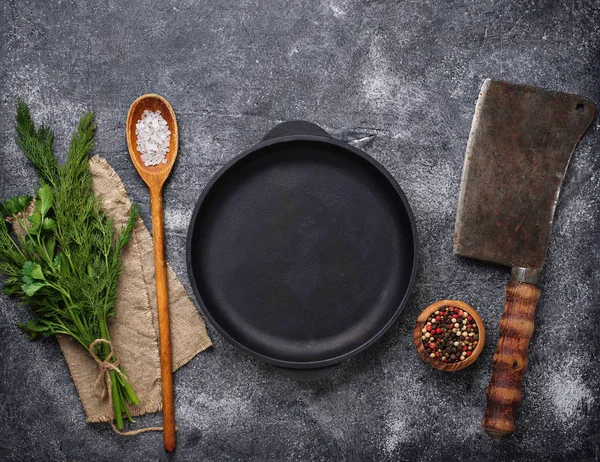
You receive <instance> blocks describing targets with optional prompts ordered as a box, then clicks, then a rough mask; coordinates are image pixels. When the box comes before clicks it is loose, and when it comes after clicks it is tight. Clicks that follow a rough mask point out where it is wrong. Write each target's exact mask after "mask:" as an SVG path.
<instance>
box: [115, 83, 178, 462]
mask: <svg viewBox="0 0 600 462" xmlns="http://www.w3.org/2000/svg"><path fill="white" fill-rule="evenodd" d="M147 109H148V110H150V111H160V115H161V116H162V117H163V119H165V121H166V122H167V125H168V126H169V130H170V131H171V140H170V146H169V152H167V163H166V164H159V165H153V166H149V167H146V165H144V162H143V161H142V159H141V153H140V152H139V151H138V150H137V135H136V134H135V126H136V123H137V122H138V121H139V120H140V119H141V118H142V114H143V112H144V111H145V110H147ZM126 130H127V147H128V148H129V154H130V155H131V160H132V162H133V165H135V168H136V169H137V171H138V173H139V174H140V176H141V177H142V179H143V180H144V181H145V182H146V184H147V185H148V189H149V190H150V204H151V208H152V235H153V237H154V266H155V273H156V298H157V302H158V332H159V343H160V371H161V379H162V412H163V436H164V443H165V450H166V451H167V452H173V451H174V450H175V409H174V403H173V359H172V355H171V328H170V322H169V292H168V287H167V266H166V261H165V230H164V217H163V206H162V190H163V186H164V184H165V181H166V179H167V177H168V176H169V173H171V169H172V168H173V164H175V159H176V158H177V147H178V132H177V121H176V120H175V113H174V112H173V109H172V108H171V105H170V104H169V103H168V102H167V100H166V99H164V98H163V97H162V96H159V95H154V94H147V95H142V96H140V97H139V98H138V99H136V100H135V101H134V102H133V104H132V105H131V107H130V108H129V112H128V114H127V127H126Z"/></svg>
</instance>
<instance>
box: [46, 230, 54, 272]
mask: <svg viewBox="0 0 600 462" xmlns="http://www.w3.org/2000/svg"><path fill="white" fill-rule="evenodd" d="M45 245H46V251H47V252H48V257H50V258H52V257H54V250H55V249H56V238H55V237H54V236H51V237H47V238H46V242H45ZM52 266H54V262H53V264H52Z"/></svg>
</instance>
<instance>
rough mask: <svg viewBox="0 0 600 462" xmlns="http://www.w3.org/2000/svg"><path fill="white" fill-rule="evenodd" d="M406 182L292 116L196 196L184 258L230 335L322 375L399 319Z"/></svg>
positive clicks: (412, 241)
mask: <svg viewBox="0 0 600 462" xmlns="http://www.w3.org/2000/svg"><path fill="white" fill-rule="evenodd" d="M416 260H417V234H416V226H415V222H414V218H413V215H412V212H411V210H410V207H409V205H408V202H407V200H406V197H405V196H404V193H403V192H402V190H401V189H400V187H399V186H398V184H397V183H396V182H395V181H394V179H393V178H392V177H391V175H390V174H389V173H388V172H387V171H386V170H385V169H384V168H383V167H382V166H381V165H380V164H378V163H377V162H376V161H375V160H374V159H372V158H371V157H369V156H368V155H366V154H365V153H364V152H362V151H360V150H359V149H356V148H354V147H352V146H349V145H347V144H345V143H342V142H340V141H338V140H335V139H333V138H331V137H329V135H328V134H327V133H326V132H325V131H324V130H322V129H321V128H320V127H318V126H317V125H314V124H312V123H309V122H303V121H294V122H285V123H282V124H280V125H278V126H276V127H275V128H274V129H273V130H271V131H270V132H269V133H268V134H267V136H266V137H265V138H264V139H263V141H262V142H261V143H259V144H257V145H256V146H254V147H253V148H251V149H250V150H248V151H246V152H244V153H242V154H241V155H239V156H238V157H236V158H235V159H233V160H232V161H231V162H229V163H228V164H227V165H225V166H224V167H223V168H222V169H221V170H220V171H219V172H217V174H216V175H215V176H214V177H213V178H212V179H211V181H210V182H209V183H208V185H207V187H206V189H205V190H204V192H203V193H202V195H201V196H200V198H199V199H198V202H197V204H196V208H195V210H194V214H193V216H192V220H191V224H190V228H189V231H188V238H187V266H188V273H189V276H190V280H191V283H192V287H193V290H194V294H195V295H196V298H197V299H198V302H199V303H200V306H201V308H202V311H203V313H204V315H205V316H206V317H207V318H208V319H209V320H210V322H211V323H212V324H213V325H214V326H215V328H216V329H217V330H218V331H219V332H220V333H221V334H222V335H223V336H224V337H225V338H226V339H227V340H229V341H230V342H231V343H233V344H234V345H235V346H237V347H239V348H241V349H242V350H243V351H245V352H246V353H249V354H251V355H253V356H256V357H259V358H261V359H262V360H264V361H266V362H268V363H271V364H273V365H275V366H278V367H281V368H283V369H282V371H284V372H285V373H286V374H287V375H290V376H292V377H294V378H296V379H299V380H314V379H318V378H321V377H323V376H325V375H327V374H328V373H329V372H331V371H332V370H333V369H334V367H335V365H338V364H339V363H341V362H342V361H344V360H345V359H347V358H349V357H350V356H353V355H355V354H357V353H358V352H360V351H362V350H364V349H365V348H367V347H368V346H370V345H372V344H373V343H374V342H375V341H376V340H377V339H378V338H379V337H381V336H382V335H383V334H384V333H385V332H386V331H387V330H388V329H389V328H390V326H391V325H392V324H393V323H394V321H395V320H396V318H397V317H398V315H399V314H400V311H401V310H402V308H403V307H404V305H405V303H406V301H407V299H408V296H409V294H410V292H411V289H412V286H413V281H414V278H415V273H416V267H417V265H416Z"/></svg>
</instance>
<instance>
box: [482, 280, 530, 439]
mask: <svg viewBox="0 0 600 462" xmlns="http://www.w3.org/2000/svg"><path fill="white" fill-rule="evenodd" d="M539 299H540V288H539V287H537V286H535V285H533V284H528V283H525V282H518V281H510V282H509V283H508V284H507V286H506V302H505V305H504V313H503V314H502V317H501V318H500V338H499V340H498V347H497V348H496V352H495V353H494V361H493V371H492V379H491V380H490V384H489V385H488V388H487V391H486V398H487V405H486V408H485V414H484V415H483V419H482V420H481V425H482V427H483V429H484V430H485V431H486V432H487V434H488V435H490V436H491V437H492V438H493V439H495V440H500V439H503V438H505V437H507V436H509V435H511V434H512V433H514V431H515V420H516V414H517V408H518V407H519V403H520V402H521V392H522V389H523V376H524V375H525V369H526V368H527V351H528V349H529V340H530V339H531V335H532V334H533V317H534V314H535V307H536V305H537V302H538V300H539Z"/></svg>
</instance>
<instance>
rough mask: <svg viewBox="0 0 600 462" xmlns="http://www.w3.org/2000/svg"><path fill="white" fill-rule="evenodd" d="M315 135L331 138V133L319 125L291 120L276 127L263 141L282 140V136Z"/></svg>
mask: <svg viewBox="0 0 600 462" xmlns="http://www.w3.org/2000/svg"><path fill="white" fill-rule="evenodd" d="M294 135H314V136H326V137H329V133H327V132H326V131H325V130H323V129H322V128H321V127H319V126H318V125H317V124H313V123H312V122H307V121H306V120H290V121H287V122H282V123H280V124H278V125H275V126H274V127H273V128H272V129H271V130H269V132H268V133H267V134H266V135H265V137H264V138H263V141H267V140H272V139H275V138H281V137H282V136H294Z"/></svg>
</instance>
